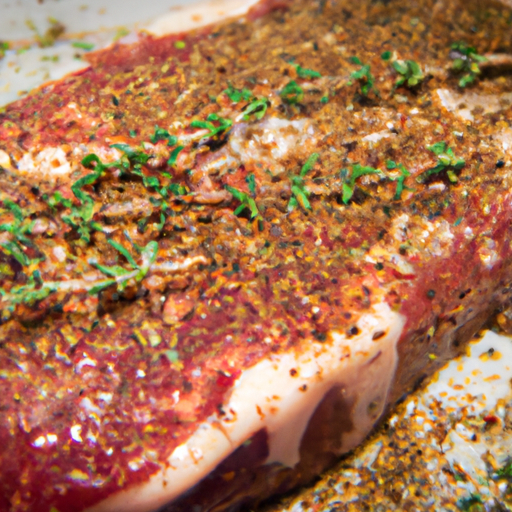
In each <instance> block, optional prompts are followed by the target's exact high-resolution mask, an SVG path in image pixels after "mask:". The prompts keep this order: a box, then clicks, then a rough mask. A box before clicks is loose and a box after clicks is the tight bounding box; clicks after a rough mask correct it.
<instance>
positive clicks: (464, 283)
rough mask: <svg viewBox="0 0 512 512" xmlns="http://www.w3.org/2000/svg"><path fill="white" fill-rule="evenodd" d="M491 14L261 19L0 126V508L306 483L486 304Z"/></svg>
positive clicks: (97, 76) (495, 109)
mask: <svg viewBox="0 0 512 512" xmlns="http://www.w3.org/2000/svg"><path fill="white" fill-rule="evenodd" d="M511 19H512V17H511V13H510V11H508V10H507V9H506V8H505V7H503V6H502V5H501V4H492V3H486V4H485V5H483V4H482V2H478V1H476V0H475V1H466V2H459V1H457V0H454V1H451V2H434V1H430V0H421V1H420V0H419V1H417V2H408V3H407V4H406V5H404V3H403V2H398V1H393V0H391V1H386V2H382V3H380V2H373V1H365V2H361V3H358V4H357V5H355V4H353V3H352V2H348V1H343V0H331V1H329V0H327V1H325V0H324V1H310V0H308V1H305V0H304V1H296V2H275V1H274V2H267V3H262V4H260V5H258V6H257V8H256V9H254V10H253V11H252V12H251V13H250V15H249V16H248V17H247V18H246V19H241V20H235V21H232V22H230V23H226V24H224V25H221V26H216V27H210V28H209V29H206V30H203V31H201V32H196V33H191V34H182V35H180V36H166V37H163V38H153V37H151V36H141V38H140V41H139V42H137V43H136V44H133V45H130V46H117V47H114V48H113V49H110V50H106V51H103V52H100V53H97V54H95V55H93V56H92V57H91V67H90V68H88V69H87V70H85V71H83V72H80V73H77V74H75V75H70V76H68V77H66V78H64V79H63V80H61V81H59V82H55V83H51V84H48V85H45V86H44V87H42V88H40V89H39V90H37V91H35V92H33V93H32V94H30V95H29V96H28V97H27V98H25V99H22V100H20V101H18V102H16V103H14V104H11V105H9V106H8V107H6V108H5V109H4V111H3V112H2V113H1V114H0V166H1V174H0V183H1V186H0V201H1V210H0V289H1V300H0V309H1V320H0V322H1V325H0V361H1V363H0V388H1V394H0V415H1V416H0V418H1V420H0V445H1V446H2V451H1V452H0V468H1V469H0V471H1V476H0V509H1V510H10V511H22V510H24V511H37V512H48V511H52V512H56V511H58V512H74V511H81V510H89V511H110V510H115V511H123V512H124V511H133V512H144V511H151V510H156V509H158V508H159V507H165V510H166V511H168V512H177V511H197V512H199V511H222V510H236V509H237V508H238V507H240V506H243V505H248V504H249V503H251V504H253V503H255V502H258V501H261V500H263V499H265V498H266V497H268V496H269V495H271V494H273V493H278V492H283V491H286V490H287V489H289V488H291V487H292V486H294V485H297V484H300V483H304V482H307V481H308V480H310V479H311V478H312V477H313V476H314V475H316V474H317V473H318V472H320V471H321V470H322V469H324V468H325V467H326V466H328V465H329V464H331V463H332V462H333V461H334V460H335V459H336V458H337V457H339V456H340V455H341V454H343V453H346V452H348V451H350V450H351V449H352V448H354V447H355V446H356V445H357V444H359V443H361V442H362V441H363V439H364V438H365V437H366V436H367V434H368V433H369V432H370V431H371V429H372V428H373V427H374V426H375V425H376V423H377V422H378V420H379V419H380V418H381V417H382V415H383V414H384V413H385V412H386V410H387V409H388V408H389V407H390V405H392V404H393V403H395V402H396V401H397V400H399V399H400V398H401V397H402V396H403V395H404V394H405V393H407V392H408V391H410V390H411V389H412V388H414V387H415V386H417V385H419V384H420V383H421V381H422V380H423V379H424V378H425V377H426V376H427V375H429V374H431V373H432V372H433V371H434V370H436V369H437V368H439V367H440V365H442V364H443V363H444V362H445V361H446V360H447V359H448V358H450V357H452V356H453V355H455V354H457V353H459V352H460V351H461V350H463V347H464V345H463V344H464V342H465V341H467V340H468V339H469V337H470V336H471V335H472V334H473V333H474V332H475V331H476V330H477V329H478V328H479V327H480V326H481V325H482V323H483V322H484V321H485V319H486V318H487V317H488V315H489V314H490V313H491V312H493V311H494V310H495V309H496V308H498V307H500V306H501V305H502V304H503V303H505V302H506V301H508V300H509V299H510V294H511V290H510V280H511V275H512V247H511V243H512V233H511V230H510V221H511V219H512V193H511V191H510V188H511V178H512V171H511V153H512V129H511V123H512V107H511V101H512V97H511V93H510V92H509V91H510V90H511V86H512V78H511V76H510V70H511V58H510V53H511V51H512V48H511V43H512V35H511V34H512V30H511V27H510V23H511Z"/></svg>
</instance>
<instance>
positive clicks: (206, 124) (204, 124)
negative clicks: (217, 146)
mask: <svg viewBox="0 0 512 512" xmlns="http://www.w3.org/2000/svg"><path fill="white" fill-rule="evenodd" d="M214 122H216V123H218V124H217V126H215V124H214ZM190 126H191V127H192V128H204V129H206V130H209V132H208V133H206V134H205V135H203V136H202V137H201V138H202V139H205V138H208V137H215V136H216V135H218V134H219V133H222V132H225V131H226V130H227V129H229V128H231V126H233V121H232V120H231V119H225V118H223V117H220V116H219V115H218V114H210V115H209V116H208V117H207V118H206V121H199V120H196V121H192V122H191V123H190Z"/></svg>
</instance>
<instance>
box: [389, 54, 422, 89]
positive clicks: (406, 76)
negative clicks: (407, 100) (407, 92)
mask: <svg viewBox="0 0 512 512" xmlns="http://www.w3.org/2000/svg"><path fill="white" fill-rule="evenodd" d="M391 65H392V66H393V68H394V69H395V71H396V72H397V73H398V74H399V75H401V76H400V77H398V78H397V80H396V82H395V88H397V87H401V86H402V85H405V86H407V87H410V88H412V87H416V86H417V85H419V84H420V83H421V82H422V81H423V79H424V78H425V77H424V76H423V72H422V70H421V67H420V65H419V64H418V63H417V62H415V61H414V60H395V61H394V62H393V63H392V64H391Z"/></svg>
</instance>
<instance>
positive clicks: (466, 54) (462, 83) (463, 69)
mask: <svg viewBox="0 0 512 512" xmlns="http://www.w3.org/2000/svg"><path fill="white" fill-rule="evenodd" d="M450 56H451V57H452V59H453V63H452V71H454V72H455V73H460V74H462V77H461V78H460V80H459V87H461V88H464V87H466V86H468V85H470V84H472V83H473V82H474V81H475V80H476V79H477V77H478V75H479V74H480V73H481V70H480V64H481V63H482V62H485V61H486V60H487V58H486V57H484V56H483V55H478V53H477V51H476V48H474V47H473V46H469V45H467V44H466V43H465V42H463V41H458V42H456V43H453V44H452V46H451V52H450Z"/></svg>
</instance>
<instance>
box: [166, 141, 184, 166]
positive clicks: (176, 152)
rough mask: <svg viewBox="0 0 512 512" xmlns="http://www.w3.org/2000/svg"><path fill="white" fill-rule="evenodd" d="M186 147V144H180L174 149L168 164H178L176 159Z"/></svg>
mask: <svg viewBox="0 0 512 512" xmlns="http://www.w3.org/2000/svg"><path fill="white" fill-rule="evenodd" d="M183 149H184V146H178V147H176V148H174V149H173V150H172V153H171V156H170V157H169V160H167V165H169V166H171V167H174V166H175V165H176V160H177V159H178V155H179V154H180V153H181V151H182V150H183Z"/></svg>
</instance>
